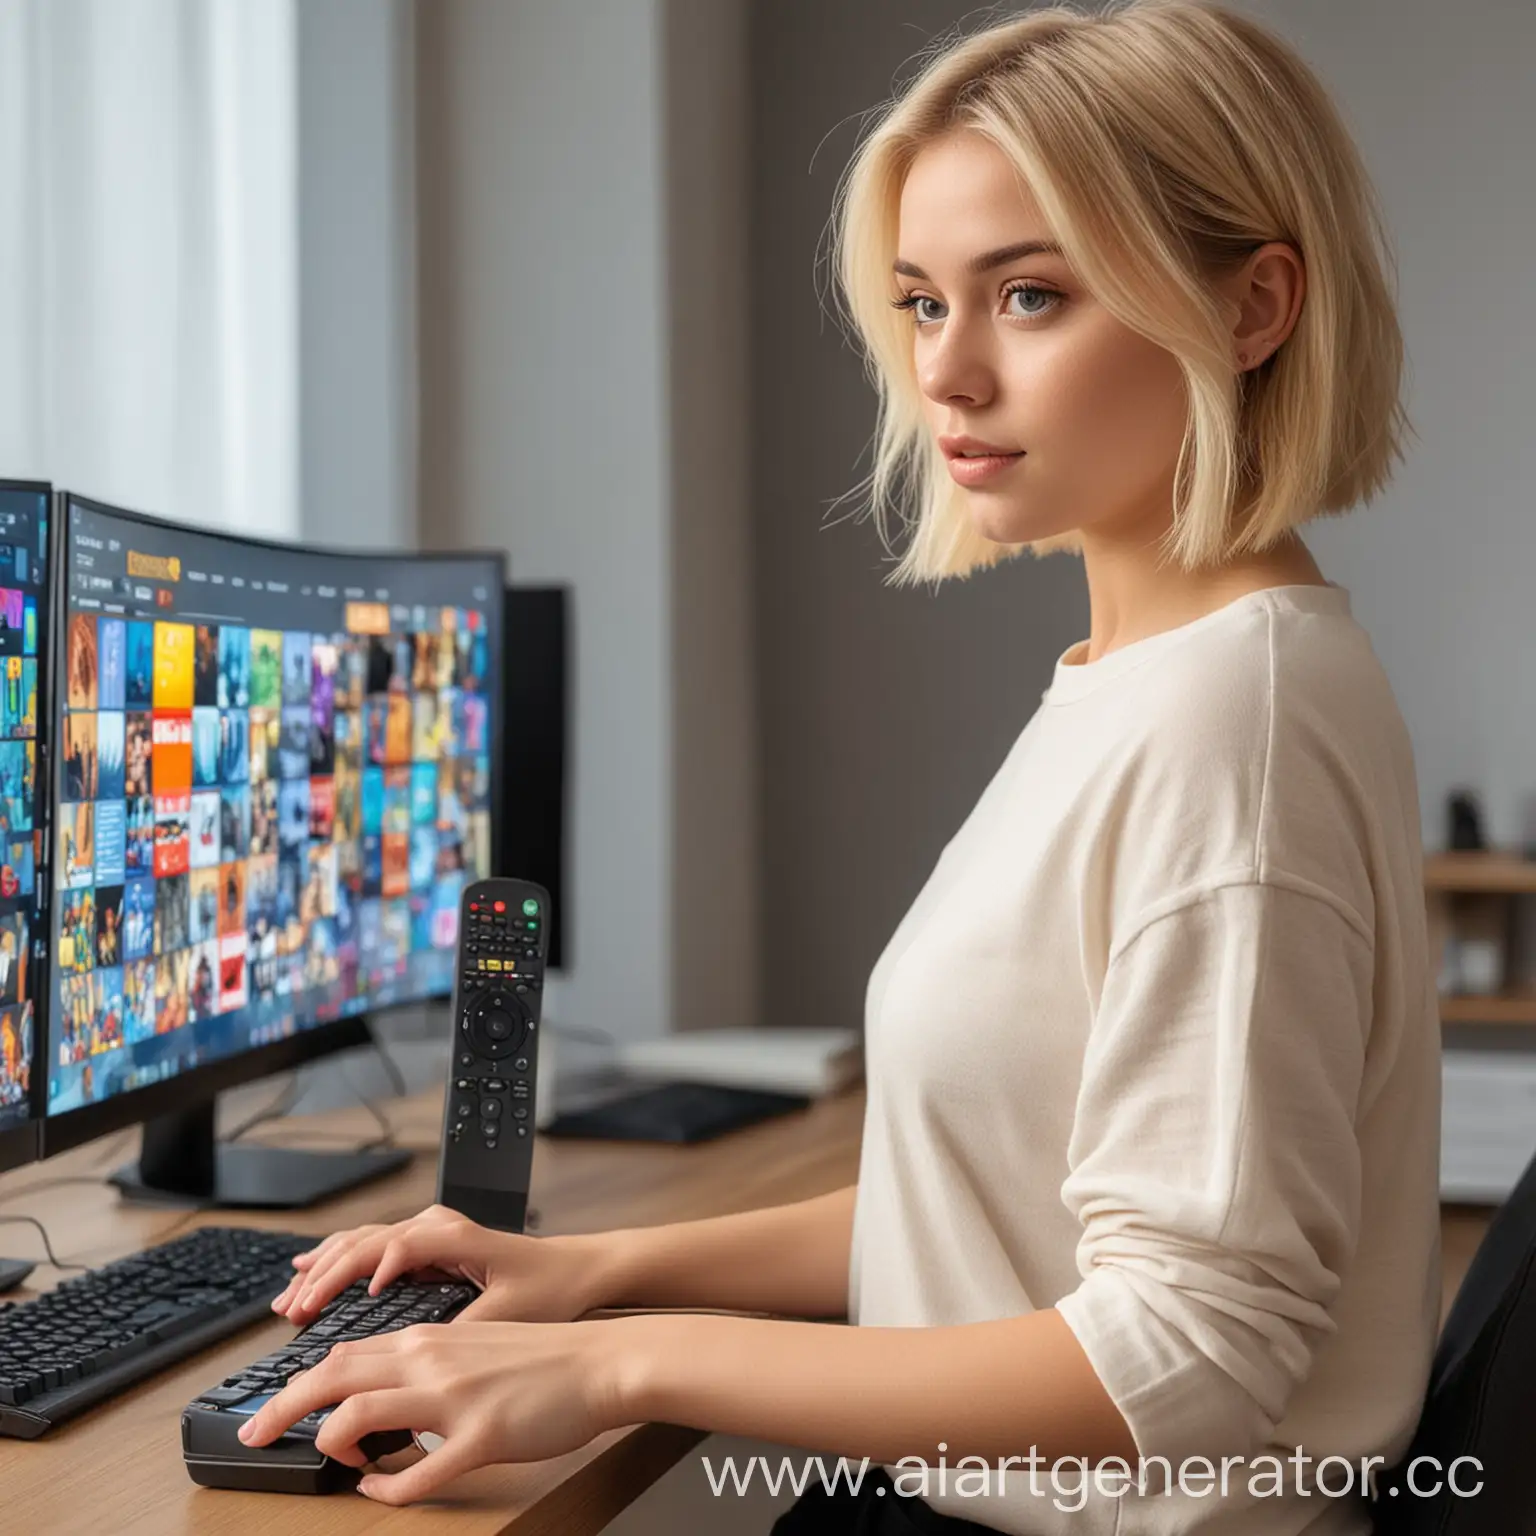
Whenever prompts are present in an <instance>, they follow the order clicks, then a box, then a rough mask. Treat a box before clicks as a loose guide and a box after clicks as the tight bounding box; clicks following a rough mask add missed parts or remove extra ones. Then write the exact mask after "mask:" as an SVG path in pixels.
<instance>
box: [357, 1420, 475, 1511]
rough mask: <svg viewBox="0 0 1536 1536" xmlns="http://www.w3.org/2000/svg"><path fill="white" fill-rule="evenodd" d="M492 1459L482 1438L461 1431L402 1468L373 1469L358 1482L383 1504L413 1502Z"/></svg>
mask: <svg viewBox="0 0 1536 1536" xmlns="http://www.w3.org/2000/svg"><path fill="white" fill-rule="evenodd" d="M490 1460H492V1457H491V1455H490V1454H489V1452H488V1449H487V1448H486V1447H485V1446H484V1445H483V1443H482V1442H481V1441H479V1440H478V1439H476V1438H475V1437H474V1436H471V1435H466V1434H464V1433H462V1432H461V1433H459V1434H458V1435H455V1436H452V1437H451V1438H450V1439H448V1440H447V1441H445V1442H444V1443H443V1445H442V1447H441V1448H440V1449H439V1450H435V1451H432V1452H430V1453H429V1454H428V1455H426V1456H423V1457H422V1458H421V1460H420V1461H417V1462H412V1464H411V1465H410V1466H408V1467H406V1468H405V1469H404V1470H403V1471H400V1472H370V1473H369V1474H368V1475H367V1476H366V1477H365V1478H363V1479H362V1481H361V1482H359V1483H358V1485H357V1491H358V1492H359V1493H361V1494H363V1495H364V1496H365V1497H367V1498H370V1499H374V1500H376V1501H377V1502H378V1503H380V1504H412V1503H414V1502H415V1501H416V1500H417V1499H423V1498H425V1497H426V1496H427V1495H428V1494H429V1493H434V1492H436V1490H437V1489H439V1488H441V1487H443V1486H444V1484H446V1483H451V1482H452V1481H453V1480H454V1478H456V1477H462V1476H463V1475H464V1473H466V1472H472V1471H473V1470H474V1469H475V1468H476V1467H483V1466H484V1465H485V1464H486V1463H487V1462H488V1461H490Z"/></svg>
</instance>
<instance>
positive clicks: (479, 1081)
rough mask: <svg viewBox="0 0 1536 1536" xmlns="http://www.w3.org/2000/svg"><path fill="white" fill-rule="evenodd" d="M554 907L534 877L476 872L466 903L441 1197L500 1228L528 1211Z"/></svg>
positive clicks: (515, 1227)
mask: <svg viewBox="0 0 1536 1536" xmlns="http://www.w3.org/2000/svg"><path fill="white" fill-rule="evenodd" d="M549 916H550V913H549V892H548V891H546V890H545V889H544V888H543V886H540V885H534V884H533V883H532V882H531V881H528V880H501V879H495V880H477V881H475V883H474V884H473V885H471V886H469V887H468V888H467V889H466V890H465V892H464V895H463V898H462V900H461V902H460V906H459V953H458V962H457V964H456V966H455V967H454V982H453V1055H452V1057H451V1058H450V1061H449V1066H448V1094H447V1099H446V1102H445V1104H444V1106H443V1152H442V1156H441V1158H439V1160H438V1167H437V1200H438V1204H439V1205H446V1206H448V1207H449V1208H450V1209H452V1210H455V1211H458V1212H460V1213H461V1214H462V1215H465V1216H468V1217H469V1219H470V1220H471V1221H477V1222H479V1223H480V1225H481V1226H484V1227H494V1228H495V1229H496V1230H497V1231H500V1232H521V1231H522V1230H523V1222H524V1218H525V1217H526V1215H527V1213H528V1181H529V1177H530V1175H531V1173H532V1171H533V1102H534V1082H535V1074H536V1072H537V1070H538V1062H539V1004H540V999H541V998H542V997H543V995H544V958H545V956H546V955H547V954H548V953H549Z"/></svg>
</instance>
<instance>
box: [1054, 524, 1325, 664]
mask: <svg viewBox="0 0 1536 1536" xmlns="http://www.w3.org/2000/svg"><path fill="white" fill-rule="evenodd" d="M1083 568H1084V571H1085V573H1086V575H1087V578H1088V605H1089V613H1090V622H1089V631H1088V648H1087V651H1086V652H1085V653H1084V655H1083V657H1082V660H1083V661H1085V662H1092V661H1097V660H1098V659H1099V658H1100V657H1101V656H1105V655H1107V654H1108V653H1109V652H1111V651H1116V650H1119V649H1120V647H1121V646H1125V645H1130V644H1132V643H1133V642H1135V641H1137V640H1145V639H1146V638H1147V637H1148V636H1150V635H1157V634H1161V633H1162V632H1163V631H1164V630H1168V629H1174V628H1177V627H1178V626H1179V625H1181V624H1188V623H1189V622H1191V620H1194V619H1198V618H1200V617H1202V616H1203V615H1204V614H1207V613H1212V612H1214V611H1215V610H1216V609H1218V608H1223V607H1225V606H1226V605H1227V604H1228V603H1230V602H1233V601H1234V600H1235V599H1237V598H1239V597H1242V596H1243V595H1244V594H1245V593H1248V592H1257V591H1259V590H1261V589H1262V588H1264V587H1281V586H1325V585H1327V578H1326V577H1325V576H1324V575H1323V573H1322V571H1321V570H1320V569H1319V568H1318V565H1317V562H1316V561H1315V560H1314V559H1313V558H1312V552H1311V551H1310V550H1309V549H1308V548H1307V546H1306V545H1305V544H1303V543H1302V541H1301V539H1300V537H1299V536H1298V535H1296V534H1294V533H1292V534H1290V535H1288V536H1287V537H1286V538H1284V539H1282V540H1281V541H1280V542H1279V543H1278V544H1276V545H1274V546H1272V547H1271V548H1269V549H1266V550H1264V551H1263V552H1262V553H1259V554H1248V555H1242V556H1240V557H1238V558H1236V559H1234V560H1231V561H1229V562H1227V563H1226V564H1224V565H1221V566H1217V567H1211V568H1207V569H1201V570H1197V571H1186V570H1185V569H1184V568H1183V567H1182V566H1181V565H1179V564H1177V563H1176V562H1175V561H1174V560H1172V559H1171V558H1169V557H1166V556H1164V555H1163V554H1162V551H1161V546H1160V544H1159V543H1158V542H1157V541H1156V540H1155V539H1151V540H1149V539H1145V538H1133V539H1125V538H1105V537H1102V536H1095V535H1094V534H1093V533H1092V532H1085V533H1084V535H1083Z"/></svg>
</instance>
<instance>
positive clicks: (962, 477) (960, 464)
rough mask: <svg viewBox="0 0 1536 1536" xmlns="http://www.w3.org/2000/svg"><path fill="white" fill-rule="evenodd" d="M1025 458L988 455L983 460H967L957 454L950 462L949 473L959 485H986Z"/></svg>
mask: <svg viewBox="0 0 1536 1536" xmlns="http://www.w3.org/2000/svg"><path fill="white" fill-rule="evenodd" d="M1023 457H1024V455H1023V454H1022V453H988V454H985V455H983V456H982V457H981V458H976V459H967V458H962V457H961V456H960V455H958V454H956V455H955V456H954V457H953V458H951V459H950V460H949V473H950V476H951V478H952V479H953V480H954V481H955V482H956V483H957V484H959V485H965V486H973V485H984V484H985V483H986V482H987V481H988V480H992V479H994V478H995V477H996V476H998V475H1001V474H1003V473H1005V472H1006V471H1007V470H1009V469H1011V468H1012V467H1013V466H1014V465H1015V464H1017V463H1018V462H1019V460H1020V459H1022V458H1023Z"/></svg>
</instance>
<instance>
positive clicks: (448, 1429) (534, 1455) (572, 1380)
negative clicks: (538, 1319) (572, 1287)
mask: <svg viewBox="0 0 1536 1536" xmlns="http://www.w3.org/2000/svg"><path fill="white" fill-rule="evenodd" d="M600 1328H602V1329H606V1330H607V1332H606V1334H599V1333H597V1331H596V1330H598V1329H600ZM618 1342H619V1335H618V1333H617V1332H616V1331H615V1329H614V1324H613V1322H612V1321H607V1322H603V1321H598V1322H583V1323H470V1322H464V1323H436V1324H422V1325H419V1326H417V1327H414V1328H402V1329H400V1330H399V1331H397V1332H395V1333H383V1334H378V1335H376V1336H375V1337H373V1338H367V1339H358V1340H355V1341H352V1342H349V1343H344V1344H338V1345H337V1346H336V1347H335V1348H334V1349H332V1350H331V1352H330V1354H329V1355H327V1356H326V1358H325V1359H324V1360H323V1361H321V1362H320V1364H319V1365H317V1366H315V1367H314V1368H313V1369H312V1370H308V1371H303V1372H301V1373H300V1374H299V1375H297V1376H295V1377H294V1378H293V1380H292V1381H290V1382H289V1383H288V1385H287V1386H286V1387H284V1388H283V1390H282V1391H281V1392H279V1393H278V1394H277V1396H276V1397H274V1398H273V1399H272V1401H271V1402H270V1403H267V1404H266V1405H265V1406H264V1407H263V1408H261V1409H260V1410H259V1411H258V1412H257V1413H255V1414H253V1415H252V1417H251V1420H250V1422H249V1423H248V1424H247V1425H245V1426H244V1427H243V1428H242V1429H241V1431H240V1439H241V1440H242V1441H244V1443H245V1444H247V1445H253V1446H258V1445H266V1444H268V1443H269V1442H270V1441H273V1440H275V1439H277V1437H278V1436H279V1435H280V1434H282V1433H283V1432H284V1431H285V1430H286V1429H288V1428H289V1426H290V1425H292V1424H295V1423H297V1422H298V1421H299V1420H300V1419H302V1418H304V1417H305V1416H306V1415H307V1414H311V1413H314V1412H316V1411H318V1410H319V1409H321V1408H324V1407H327V1406H328V1405H329V1404H332V1403H335V1404H338V1405H339V1406H338V1407H337V1408H336V1409H335V1410H334V1412H332V1413H331V1415H330V1416H329V1417H328V1418H327V1419H326V1420H325V1422H324V1423H323V1424H322V1425H321V1427H320V1433H319V1435H318V1436H317V1437H316V1440H315V1444H316V1446H317V1447H318V1448H319V1449H320V1450H321V1451H323V1452H324V1453H325V1454H326V1455H327V1456H332V1457H334V1458H335V1459H336V1460H337V1461H342V1462H345V1463H346V1464H347V1465H348V1466H352V1467H361V1466H363V1465H364V1464H365V1462H366V1459H367V1458H366V1457H365V1456H364V1455H363V1453H362V1451H361V1450H360V1449H359V1447H358V1441H360V1440H362V1439H363V1438H364V1437H365V1436H367V1435H370V1434H373V1433H376V1432H377V1431H380V1430H390V1429H394V1430H400V1429H412V1430H430V1431H432V1432H433V1433H434V1434H437V1435H441V1436H442V1437H443V1441H444V1444H443V1445H441V1446H440V1447H439V1448H438V1449H436V1450H434V1451H432V1452H431V1453H430V1454H429V1455H427V1456H424V1457H423V1458H422V1459H421V1460H420V1461H418V1462H415V1463H413V1464H412V1465H411V1466H410V1467H407V1468H406V1469H405V1470H404V1471H401V1472H395V1473H382V1472H376V1473H371V1474H369V1475H368V1476H366V1477H364V1478H363V1479H362V1481H361V1482H360V1483H359V1484H358V1491H359V1492H360V1493H363V1494H366V1495H367V1496H368V1497H369V1498H371V1499H377V1500H379V1501H380V1502H381V1503H384V1504H408V1503H410V1502H411V1501H412V1500H414V1499H419V1498H422V1497H423V1496H424V1495H426V1494H428V1493H431V1492H433V1491H435V1490H436V1489H438V1488H440V1487H441V1486H442V1485H443V1484H444V1483H447V1482H449V1481H451V1480H452V1479H453V1478H456V1477H459V1476H462V1475H463V1474H464V1473H465V1472H468V1471H471V1470H472V1469H473V1468H475V1467H481V1466H485V1465H486V1464H488V1463H490V1462H503V1461H538V1460H542V1459H543V1458H545V1457H547V1456H559V1455H563V1454H564V1453H565V1452H567V1451H573V1450H576V1449H577V1448H578V1447H580V1446H583V1445H585V1444H586V1443H587V1442H588V1441H589V1440H591V1439H592V1438H593V1437H594V1436H596V1435H599V1434H601V1433H602V1432H603V1431H604V1430H607V1429H612V1428H615V1427H617V1425H618V1424H620V1423H622V1422H625V1421H624V1420H622V1419H620V1418H618V1417H616V1416H615V1407H614V1401H613V1399H614V1397H615V1395H616V1394H615V1393H614V1392H613V1390H612V1387H611V1385H610V1383H611V1382H612V1380H613V1378H614V1372H613V1371H612V1370H611V1369H610V1368H609V1366H610V1362H611V1356H612V1351H613V1349H614V1347H615V1346H616V1345H617V1344H618Z"/></svg>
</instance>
